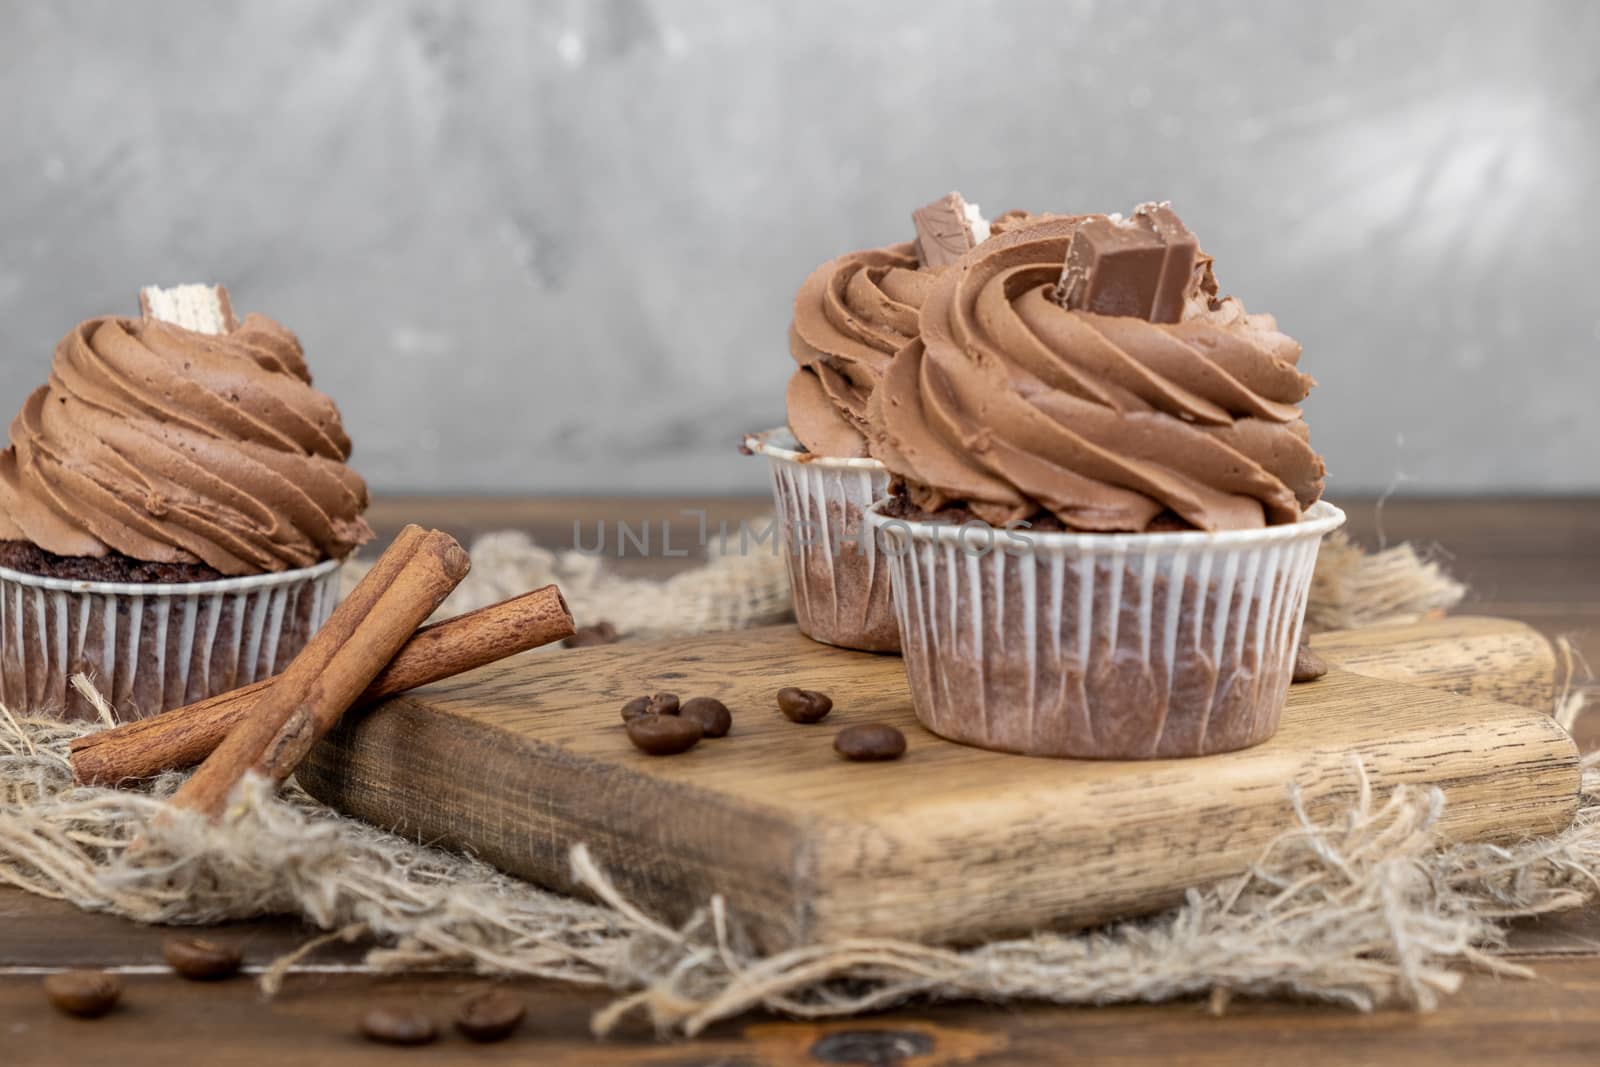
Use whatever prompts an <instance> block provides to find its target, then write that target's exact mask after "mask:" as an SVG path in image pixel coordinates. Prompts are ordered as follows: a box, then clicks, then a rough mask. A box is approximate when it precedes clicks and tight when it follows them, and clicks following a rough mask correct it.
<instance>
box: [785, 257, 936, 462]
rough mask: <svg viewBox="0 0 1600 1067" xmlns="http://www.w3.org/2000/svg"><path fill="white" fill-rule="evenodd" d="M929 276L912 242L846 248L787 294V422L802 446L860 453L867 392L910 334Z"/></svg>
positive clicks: (819, 450)
mask: <svg viewBox="0 0 1600 1067" xmlns="http://www.w3.org/2000/svg"><path fill="white" fill-rule="evenodd" d="M934 277H935V275H934V274H932V273H930V272H928V271H926V270H922V269H920V265H919V263H918V260H917V256H916V252H915V251H914V250H913V248H912V245H911V244H910V243H909V242H907V243H905V244H897V245H889V246H888V247H886V248H876V249H870V250H868V251H863V252H850V253H848V254H846V255H843V256H840V257H839V258H837V259H831V260H829V261H828V262H826V263H824V264H823V265H822V266H820V267H818V268H817V269H816V270H814V271H812V272H811V274H810V276H809V277H807V278H806V280H805V283H804V284H803V285H801V286H800V292H799V293H798V294H797V295H796V296H795V300H794V320H793V321H792V322H791V323H790V325H789V353H790V354H791V355H792V356H794V361H795V362H796V363H797V364H799V369H798V370H796V371H795V373H794V376H793V377H792V378H790V379H789V392H788V408H789V429H790V430H791V431H792V432H793V433H794V435H795V437H796V438H797V439H799V441H800V443H801V444H802V445H804V446H805V447H806V449H807V451H810V452H814V453H816V454H818V455H823V456H835V457H841V458H849V457H861V456H865V455H867V440H866V436H865V430H866V424H867V398H868V397H869V396H871V395H872V391H873V390H874V389H875V388H877V385H878V383H879V382H880V381H882V380H883V375H884V372H885V371H886V370H887V369H888V367H889V361H890V357H891V356H893V355H894V353H895V352H897V351H899V350H900V349H901V348H903V347H904V346H905V345H906V344H907V343H908V342H910V341H911V340H912V339H913V338H914V337H916V335H917V311H918V309H919V308H920V307H921V306H922V301H923V299H924V298H925V297H926V296H927V294H928V290H929V289H930V288H931V287H932V284H933V279H934Z"/></svg>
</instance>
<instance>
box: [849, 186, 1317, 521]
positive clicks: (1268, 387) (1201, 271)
mask: <svg viewBox="0 0 1600 1067" xmlns="http://www.w3.org/2000/svg"><path fill="white" fill-rule="evenodd" d="M1089 217H1091V216H1079V217H1048V218H1043V219H1040V220H1038V221H1035V222H1027V220H1018V221H1019V222H1021V223H1023V224H1022V225H1020V226H997V227H996V231H997V232H996V235H995V236H993V237H991V238H990V239H989V240H987V241H985V242H984V243H983V244H981V245H979V246H978V247H977V248H975V249H973V250H972V251H971V252H969V253H967V254H966V255H965V256H964V257H962V259H961V260H960V261H959V262H958V263H957V264H955V265H954V266H952V267H950V268H949V269H948V270H946V271H944V272H943V273H942V274H940V275H938V276H937V277H936V278H935V279H934V280H933V284H932V286H931V287H930V289H929V292H928V294H927V296H926V298H925V299H924V301H923V304H922V310H921V313H920V316H919V319H918V331H919V339H918V340H917V341H915V342H913V343H911V344H908V345H907V346H906V348H905V349H904V350H903V351H902V352H901V353H900V355H898V356H897V357H896V358H895V359H894V361H893V362H892V364H891V365H890V366H889V368H888V369H887V371H886V372H885V373H884V374H883V376H882V380H881V382H880V384H879V385H878V387H877V389H876V390H875V391H874V393H873V394H872V402H871V404H870V411H869V431H868V432H869V436H870V438H871V442H872V448H871V451H872V454H873V455H875V456H876V457H877V458H878V459H880V460H881V461H882V462H883V463H884V464H885V465H886V466H888V467H889V469H890V471H891V472H893V473H894V474H895V475H896V476H897V478H898V479H899V480H900V481H901V482H902V483H903V484H904V486H905V488H906V492H907V495H908V496H909V497H910V499H911V501H912V503H913V504H915V505H917V506H918V507H921V508H923V509H925V510H927V511H939V510H942V509H944V508H948V507H953V506H965V507H966V508H967V509H969V510H970V512H971V513H972V514H973V515H975V516H976V517H978V518H981V519H983V520H984V521H986V522H989V523H992V524H995V525H1005V524H1008V523H1014V522H1022V521H1028V520H1034V519H1037V518H1038V517H1039V516H1040V515H1041V513H1047V514H1048V515H1052V516H1054V517H1055V518H1056V519H1057V520H1059V521H1060V523H1061V524H1062V525H1064V526H1065V527H1066V528H1068V529H1072V530H1081V531H1144V530H1149V529H1151V528H1157V529H1161V528H1184V527H1193V528H1197V529H1201V530H1223V529H1245V528H1251V527H1260V526H1263V525H1271V524H1276V523H1285V522H1293V521H1295V520H1296V519H1298V518H1299V516H1300V514H1301V510H1302V509H1303V508H1305V507H1308V506H1310V505H1311V504H1312V503H1313V502H1315V501H1316V500H1317V498H1318V497H1319V496H1320V495H1321V493H1322V482H1323V475H1324V468H1323V464H1322V460H1321V459H1320V458H1319V457H1318V456H1317V454H1316V453H1315V452H1314V451H1312V449H1311V446H1310V444H1309V438H1308V433H1307V430H1306V425H1305V422H1304V421H1303V420H1302V418H1301V413H1300V409H1299V407H1298V406H1297V405H1298V404H1299V403H1300V401H1301V400H1303V399H1304V398H1305V396H1306V394H1307V393H1308V392H1309V391H1310V389H1311V387H1312V385H1313V384H1314V382H1313V381H1312V379H1311V378H1309V377H1307V376H1306V375H1304V374H1302V373H1300V371H1299V370H1298V369H1297V366H1296V364H1297V363H1298V361H1299V358H1300V345H1299V344H1298V343H1296V342H1295V341H1294V340H1293V339H1292V338H1290V337H1288V336H1286V335H1284V334H1282V333H1280V332H1279V331H1278V328H1277V324H1276V322H1275V321H1274V320H1273V318H1272V316H1270V315H1259V314H1258V315H1252V314H1247V313H1246V312H1245V310H1244V308H1243V306H1242V305H1241V304H1240V303H1239V302H1238V301H1237V300H1234V299H1233V298H1231V297H1230V298H1226V299H1218V298H1217V297H1216V296H1215V292H1216V289H1215V282H1214V281H1213V280H1212V275H1211V271H1210V260H1209V258H1208V257H1202V258H1201V260H1200V262H1199V265H1198V269H1197V270H1196V272H1195V278H1194V281H1193V283H1192V285H1191V286H1190V289H1189V295H1188V299H1187V301H1186V303H1185V307H1184V310H1183V313H1182V315H1181V317H1180V319H1179V321H1177V322H1174V323H1154V322H1147V321H1145V320H1143V319H1138V318H1132V317H1125V316H1112V315H1097V314H1094V313H1091V312H1088V311H1081V310H1069V309H1067V308H1065V307H1063V306H1062V305H1061V304H1060V303H1058V302H1057V300H1056V294H1057V290H1056V286H1057V282H1058V280H1059V278H1060V277H1061V274H1062V266H1063V263H1064V262H1065V260H1066V256H1067V248H1068V245H1069V243H1070V242H1071V239H1072V235H1073V233H1074V231H1075V229H1076V228H1077V227H1078V226H1079V225H1080V224H1081V223H1082V222H1083V221H1085V220H1086V219H1087V218H1089ZM1007 221H1010V220H1007Z"/></svg>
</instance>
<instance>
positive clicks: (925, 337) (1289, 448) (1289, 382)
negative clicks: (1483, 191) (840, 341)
mask: <svg viewBox="0 0 1600 1067" xmlns="http://www.w3.org/2000/svg"><path fill="white" fill-rule="evenodd" d="M1299 356H1300V346H1299V345H1298V344H1297V343H1295V342H1294V341H1293V340H1292V339H1291V338H1289V337H1287V336H1285V335H1284V334H1282V333H1280V332H1279V331H1278V329H1277V326H1276V323H1275V322H1274V321H1273V320H1272V318H1271V317H1270V316H1265V315H1250V314H1247V313H1246V312H1245V310H1244V308H1243V306H1242V305H1240V304H1239V303H1238V301H1236V300H1234V299H1232V298H1227V299H1223V298H1219V297H1218V295H1217V289H1216V283H1215V280H1214V276H1213V274H1212V271H1211V261H1210V259H1209V257H1207V256H1205V255H1204V254H1203V253H1202V252H1201V251H1200V250H1199V247H1198V244H1197V243H1196V242H1195V241H1194V239H1193V236H1192V234H1190V233H1189V231H1188V230H1187V228H1185V227H1184V226H1183V224H1182V223H1181V222H1180V221H1179V220H1178V219H1177V217H1176V216H1175V215H1174V214H1172V212H1171V210H1170V208H1168V207H1166V206H1165V205H1153V204H1151V205H1144V206H1143V207H1141V208H1140V209H1138V211H1137V212H1135V214H1134V216H1133V217H1132V218H1131V219H1128V220H1122V219H1120V218H1116V217H1110V218H1108V217H1105V216H1084V217H1075V218H1059V217H1058V218H1047V219H1042V220H1037V221H1034V222H1032V223H1031V224H1028V225H1023V226H1019V227H1016V228H1014V229H1010V230H1008V232H1005V233H1002V234H999V235H997V236H995V237H993V238H991V239H990V240H989V241H988V242H986V243H985V244H984V245H982V246H981V247H979V248H977V249H976V250H974V251H972V252H970V253H968V254H967V255H965V256H964V257H963V258H962V259H961V261H960V262H959V263H958V264H957V265H956V266H955V267H953V268H952V269H950V270H949V271H947V272H945V273H944V274H942V275H941V276H940V277H939V279H938V281H937V282H936V284H935V285H934V286H933V288H932V290H931V291H930V292H929V294H928V297H927V300H926V301H925V302H924V304H923V307H922V311H921V315H920V317H919V340H918V341H917V342H914V343H913V344H911V345H908V346H907V348H906V349H905V350H904V351H902V352H901V354H900V355H899V356H897V357H896V359H895V361H894V363H893V364H892V366H891V367H890V369H889V371H888V372H887V374H886V375H885V376H884V379H883V381H882V382H881V383H880V385H879V387H878V389H877V390H875V392H874V394H873V397H872V400H871V401H870V403H869V431H868V432H869V436H870V438H871V440H872V443H873V452H874V454H876V455H878V456H879V457H880V458H881V459H882V460H883V461H884V462H885V464H886V465H887V466H888V467H889V469H890V471H891V472H892V473H893V475H894V476H895V480H896V484H895V489H896V492H895V495H894V497H893V498H891V499H890V500H888V501H885V502H883V503H882V504H880V505H879V506H877V507H876V508H874V509H873V512H872V514H871V516H870V521H871V523H872V524H873V525H874V526H876V527H877V528H878V529H879V530H880V531H881V532H882V533H883V535H884V537H885V538H886V541H887V552H886V554H887V555H888V556H889V558H890V560H891V566H892V568H893V570H894V574H895V597H896V609H897V613H898V617H899V619H900V630H901V637H902V645H903V649H904V654H905V657H906V668H907V672H908V675H909V677H910V681H911V693H912V702H913V705H914V707H915V710H916V712H917V715H918V717H919V719H920V720H921V721H922V722H923V724H924V725H925V726H927V727H928V728H929V729H931V730H933V731H934V732H935V733H939V734H941V735H943V736H946V737H949V738H951V739H953V740H957V741H963V742H967V743H970V744H974V745H978V746H981V747H985V748H994V749H1000V750H1004V751H1012V752H1021V753H1027V754H1033V755H1051V756H1077V757H1095V758H1121V759H1131V758H1151V757H1167V756H1192V755H1201V754H1204V753H1209V752H1221V751H1227V750H1230V749H1235V748H1241V747H1245V746H1248V745H1252V744H1256V743H1258V742H1260V741H1263V740H1265V739H1266V738H1268V737H1270V736H1271V735H1272V733H1273V732H1274V731H1275V730H1276V728H1277V724H1278V718H1279V713H1280V711H1281V709H1282V706H1283V702H1284V698H1285V694H1286V692H1287V687H1288V684H1289V676H1290V671H1291V668H1292V664H1293V658H1294V650H1295V647H1296V645H1297V644H1298V640H1299V633H1300V626H1301V622H1302V619H1303V617H1304V613H1305V601H1306V595H1307V592H1308V589H1309V585H1310V579H1311V572H1312V568H1313V565H1314V563H1315V560H1316V552H1317V547H1318V544H1319V542H1320V540H1321V537H1322V535H1323V534H1324V533H1326V532H1327V531H1329V530H1331V529H1333V528H1335V527H1337V526H1338V525H1339V524H1340V522H1342V521H1343V515H1342V513H1340V512H1339V511H1338V509H1336V508H1334V507H1332V506H1331V505H1328V504H1326V503H1322V502H1320V496H1321V492H1322V485H1323V473H1324V471H1323V464H1322V460H1321V459H1320V458H1319V457H1318V456H1317V454H1316V453H1315V452H1314V451H1313V450H1312V449H1311V447H1310V445H1309V443H1308V435H1307V432H1306V427H1305V423H1304V422H1303V421H1302V419H1301V417H1300V409H1299V407H1298V406H1297V405H1298V404H1299V402H1300V401H1301V400H1302V399H1303V398H1304V397H1305V396H1306V394H1307V393H1308V392H1309V390H1310V388H1311V386H1312V385H1313V384H1314V383H1313V382H1312V380H1311V379H1310V378H1308V377H1306V376H1305V375H1303V374H1301V373H1300V371H1299V370H1298V367H1297V364H1298V361H1299Z"/></svg>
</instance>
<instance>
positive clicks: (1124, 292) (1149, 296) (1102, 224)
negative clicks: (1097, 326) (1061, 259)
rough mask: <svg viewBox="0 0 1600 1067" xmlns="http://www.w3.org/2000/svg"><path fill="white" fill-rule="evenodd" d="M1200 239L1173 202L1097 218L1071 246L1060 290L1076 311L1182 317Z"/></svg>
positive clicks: (1162, 319)
mask: <svg viewBox="0 0 1600 1067" xmlns="http://www.w3.org/2000/svg"><path fill="white" fill-rule="evenodd" d="M1199 254H1200V244H1199V242H1198V241H1196V240H1195V236H1194V234H1192V233H1190V232H1189V228H1188V227H1187V226H1185V225H1184V224H1183V220H1182V219H1180V218H1178V216H1177V215H1176V214H1175V213H1174V212H1173V210H1172V208H1171V207H1170V206H1168V205H1167V204H1141V205H1140V206H1139V207H1138V208H1137V209H1136V210H1135V211H1134V213H1133V218H1131V219H1119V218H1116V217H1114V216H1113V217H1110V218H1096V219H1091V220H1089V221H1088V222H1085V223H1084V224H1083V225H1081V226H1079V227H1078V229H1077V232H1076V233H1074V234H1073V235H1072V243H1071V244H1070V245H1069V246H1068V247H1067V261H1066V264H1065V265H1064V266H1063V267H1062V268H1061V282H1060V285H1059V286H1058V287H1057V290H1056V292H1057V296H1058V298H1059V299H1060V301H1061V303H1062V305H1063V306H1064V307H1066V308H1068V309H1069V310H1073V311H1089V312H1092V313H1094V314H1096V315H1123V316H1127V317H1130V318H1136V319H1144V320H1145V321H1146V322H1177V321H1178V320H1179V319H1180V318H1182V317H1183V308H1184V302H1185V300H1186V299H1187V297H1188V294H1189V290H1190V288H1191V287H1192V286H1193V284H1194V280H1195V260H1196V257H1198V256H1199Z"/></svg>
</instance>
